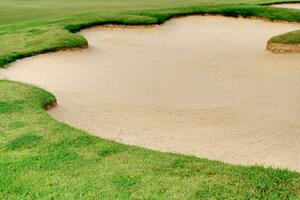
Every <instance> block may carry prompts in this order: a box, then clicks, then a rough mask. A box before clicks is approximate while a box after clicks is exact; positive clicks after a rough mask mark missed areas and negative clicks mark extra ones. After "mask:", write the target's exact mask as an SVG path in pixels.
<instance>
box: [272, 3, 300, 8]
mask: <svg viewBox="0 0 300 200" xmlns="http://www.w3.org/2000/svg"><path fill="white" fill-rule="evenodd" d="M272 6H273V7H277V8H291V9H300V3H284V4H274V5H272Z"/></svg>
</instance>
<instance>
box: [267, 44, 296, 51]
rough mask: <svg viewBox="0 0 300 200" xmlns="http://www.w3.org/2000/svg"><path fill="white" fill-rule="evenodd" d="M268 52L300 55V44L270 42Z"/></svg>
mask: <svg viewBox="0 0 300 200" xmlns="http://www.w3.org/2000/svg"><path fill="white" fill-rule="evenodd" d="M267 50H269V51H272V52H273V53H300V44H283V43H275V42H268V44H267Z"/></svg>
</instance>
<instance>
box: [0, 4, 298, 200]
mask: <svg viewBox="0 0 300 200" xmlns="http://www.w3.org/2000/svg"><path fill="white" fill-rule="evenodd" d="M276 2H280V0H277V1H276V0H185V1H184V0H145V1H141V0H110V1H108V0H106V1H104V0H43V1H36V0H0V66H5V65H6V64H8V63H10V62H13V61H15V60H16V59H19V58H23V57H26V56H30V55H33V54H37V53H43V52H48V51H54V50H58V49H62V48H71V47H80V46H86V45H87V41H86V40H85V38H83V37H82V36H80V35H77V34H75V32H77V31H79V30H80V29H82V28H86V27H90V26H94V25H100V24H106V23H120V24H154V23H163V22H164V21H166V20H167V19H169V18H170V17H172V16H176V15H185V14H192V13H197V14H206V13H210V14H223V15H226V16H244V17H251V16H255V17H261V18H265V19H269V20H281V21H291V22H300V11H298V10H291V9H281V8H273V7H267V6H263V5H258V4H264V5H266V4H270V3H276ZM284 2H294V1H284ZM299 2H300V0H299ZM299 38H300V32H299V31H296V32H291V33H288V34H284V35H282V36H277V37H275V39H274V38H273V40H276V41H275V42H278V43H293V44H294V43H300V39H299ZM54 101H55V97H54V96H53V95H51V94H49V93H48V92H46V91H44V90H41V89H39V88H36V87H33V86H29V85H26V84H23V83H16V82H10V81H5V80H1V81H0V152H1V153H0V199H300V174H299V173H297V172H291V171H288V170H280V169H272V168H263V167H259V166H253V167H245V166H237V165H230V164H224V163H222V162H217V161H210V160H206V159H200V158H195V157H189V156H182V155H176V154H170V153H161V152H157V151H151V150H146V149H143V148H138V147H133V146H128V145H123V144H118V143H115V142H111V141H108V140H104V139H99V138H96V137H93V136H90V135H89V134H88V133H85V132H83V131H80V130H77V129H74V128H72V127H70V126H68V125H66V124H63V123H60V122H57V121H56V120H54V119H52V118H51V117H50V116H49V115H48V114H47V113H46V112H45V111H44V108H45V107H47V106H48V105H50V104H51V103H53V102H54Z"/></svg>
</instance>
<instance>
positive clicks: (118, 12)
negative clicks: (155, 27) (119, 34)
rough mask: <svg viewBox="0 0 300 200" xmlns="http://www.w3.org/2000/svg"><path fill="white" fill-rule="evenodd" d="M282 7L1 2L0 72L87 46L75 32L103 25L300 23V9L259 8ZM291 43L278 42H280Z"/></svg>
mask: <svg viewBox="0 0 300 200" xmlns="http://www.w3.org/2000/svg"><path fill="white" fill-rule="evenodd" d="M278 2H280V1H279V0H225V1H220V0H188V1H182V0H146V1H139V0H126V1H121V0H114V1H104V0H86V1H82V0H64V1H58V0H54V1H53V0H51V1H50V0H45V1H36V0H26V1H25V0H9V1H8V0H0V5H1V7H0V11H1V12H0V47H1V48H0V67H1V66H2V67H3V66H5V65H7V64H9V63H11V62H13V61H15V60H16V59H20V58H24V57H28V56H32V55H35V54H39V53H44V52H49V51H56V50H59V49H65V48H74V47H82V46H86V45H87V41H86V40H85V39H84V38H83V37H82V36H79V35H76V34H73V33H74V32H76V31H79V30H80V29H82V28H86V27H89V26H95V25H101V24H108V23H113V24H128V25H130V24H135V25H138V24H157V23H163V22H164V21H166V20H168V19H169V18H171V17H173V16H177V15H186V14H221V15H225V16H233V17H238V16H243V17H259V18H264V19H268V20H280V21H288V22H300V11H299V10H293V9H282V8H273V7H268V6H262V5H257V4H272V3H278ZM284 2H296V1H294V0H291V1H284ZM299 2H300V0H299ZM285 36H286V37H290V36H292V37H293V38H294V39H293V41H299V40H300V34H299V32H297V33H296V34H292V33H291V34H286V35H285ZM279 38H281V37H279ZM289 41H290V40H286V39H284V40H280V39H279V40H278V39H277V40H276V42H278V43H289Z"/></svg>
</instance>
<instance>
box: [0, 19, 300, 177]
mask: <svg viewBox="0 0 300 200" xmlns="http://www.w3.org/2000/svg"><path fill="white" fill-rule="evenodd" d="M299 27H300V26H299V25H298V24H286V23H271V22H265V21H262V20H249V19H243V18H237V19H236V18H225V17H216V16H206V17H203V16H192V17H185V18H177V19H173V20H171V21H168V22H167V23H165V24H164V25H160V26H152V27H125V26H123V27H120V26H107V27H99V28H94V29H89V30H85V31H83V32H82V35H83V36H84V37H85V38H87V40H88V41H89V48H88V49H84V50H80V51H74V52H69V51H63V52H58V53H52V54H49V55H40V56H36V57H32V58H28V59H23V60H20V61H17V62H16V63H14V64H12V65H11V66H10V67H9V68H8V69H5V70H2V71H1V72H0V73H1V74H3V75H4V76H6V77H7V78H8V79H10V80H16V81H21V82H26V83H31V84H34V85H37V86H40V87H42V88H45V89H47V90H48V91H51V92H52V93H53V94H54V95H55V96H56V97H57V99H58V106H57V107H56V108H53V109H52V110H50V111H49V112H50V114H52V116H54V117H55V118H56V119H59V120H60V121H63V122H66V123H68V124H71V125H73V126H75V127H77V128H81V129H83V130H86V131H89V132H90V133H92V134H94V135H97V136H100V137H102V138H107V139H112V140H115V141H118V142H122V143H126V144H133V145H138V146H142V147H147V148H151V149H155V150H162V151H168V152H176V153H184V154H189V155H195V156H199V157H205V158H209V159H216V160H222V161H226V162H229V163H235V164H244V165H248V164H263V165H265V166H273V167H283V168H289V169H291V170H297V171H300V157H299V153H300V146H299V145H297V143H298V142H299V141H300V135H299V134H298V133H299V132H300V128H299V127H300V121H299V118H300V104H299V101H300V93H299V91H300V78H299V77H300V59H299V55H298V54H286V55H285V54H273V53H271V52H268V51H267V50H265V45H266V42H267V40H268V39H269V38H270V37H272V36H273V35H279V34H281V33H285V32H288V31H292V30H297V29H299Z"/></svg>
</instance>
